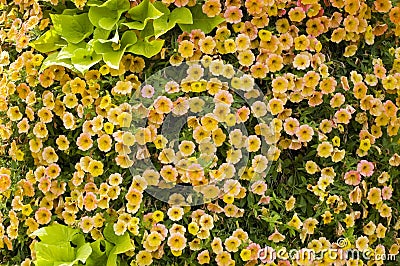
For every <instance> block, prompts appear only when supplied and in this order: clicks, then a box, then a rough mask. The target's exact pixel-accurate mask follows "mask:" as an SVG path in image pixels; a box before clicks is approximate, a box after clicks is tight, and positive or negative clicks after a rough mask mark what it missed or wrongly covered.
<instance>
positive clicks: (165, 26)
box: [153, 2, 193, 38]
mask: <svg viewBox="0 0 400 266" xmlns="http://www.w3.org/2000/svg"><path fill="white" fill-rule="evenodd" d="M154 6H155V7H156V8H157V9H158V10H159V11H161V12H162V13H164V15H162V16H161V17H159V18H157V19H155V20H154V22H153V25H154V34H155V37H156V38H158V37H159V36H161V35H163V34H164V33H166V32H167V31H169V30H170V29H172V28H173V27H175V25H176V23H180V24H192V23H193V19H192V13H190V10H189V9H188V8H186V7H180V8H175V9H174V10H172V12H170V11H169V9H168V8H167V7H166V6H165V5H164V4H163V3H162V2H155V3H154Z"/></svg>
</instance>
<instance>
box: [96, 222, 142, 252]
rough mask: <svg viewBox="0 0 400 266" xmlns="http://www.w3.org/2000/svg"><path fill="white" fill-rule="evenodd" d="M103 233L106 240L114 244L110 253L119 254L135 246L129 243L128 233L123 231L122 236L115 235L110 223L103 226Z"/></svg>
mask: <svg viewBox="0 0 400 266" xmlns="http://www.w3.org/2000/svg"><path fill="white" fill-rule="evenodd" d="M103 234H104V237H105V239H106V240H107V241H110V242H111V243H113V244H114V245H115V247H114V248H113V249H112V250H111V251H110V254H121V253H125V252H127V251H129V250H131V249H134V248H135V247H134V246H133V245H132V243H131V239H130V237H129V233H128V232H125V233H124V234H123V235H122V236H118V235H116V234H115V232H114V228H113V226H112V224H108V225H107V226H106V227H105V228H104V232H103Z"/></svg>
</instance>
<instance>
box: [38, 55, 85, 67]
mask: <svg viewBox="0 0 400 266" xmlns="http://www.w3.org/2000/svg"><path fill="white" fill-rule="evenodd" d="M58 54H59V53H58V52H56V53H52V54H51V55H48V56H47V57H46V59H45V60H44V61H43V63H42V66H41V67H40V70H39V72H42V71H43V70H45V69H46V68H48V67H50V66H54V65H58V66H63V67H66V68H69V69H71V70H72V71H74V72H79V71H78V70H77V69H76V68H75V67H74V65H73V64H72V63H71V59H70V58H68V59H58V58H57V57H58Z"/></svg>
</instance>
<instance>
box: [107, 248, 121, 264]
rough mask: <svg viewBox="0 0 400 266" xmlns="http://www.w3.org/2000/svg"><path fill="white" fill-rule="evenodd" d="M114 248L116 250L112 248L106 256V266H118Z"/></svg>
mask: <svg viewBox="0 0 400 266" xmlns="http://www.w3.org/2000/svg"><path fill="white" fill-rule="evenodd" d="M115 248H116V247H114V248H113V249H112V250H111V252H110V254H109V255H108V259H107V264H106V266H117V265H118V264H117V254H116V253H114V251H115Z"/></svg>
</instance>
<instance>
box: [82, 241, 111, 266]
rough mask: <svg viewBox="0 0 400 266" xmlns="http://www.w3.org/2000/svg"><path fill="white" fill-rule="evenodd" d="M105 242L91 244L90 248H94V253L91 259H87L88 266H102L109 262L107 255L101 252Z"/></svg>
mask: <svg viewBox="0 0 400 266" xmlns="http://www.w3.org/2000/svg"><path fill="white" fill-rule="evenodd" d="M103 242H106V241H105V240H102V239H98V240H96V241H95V242H93V243H91V244H90V246H91V248H92V253H91V254H90V257H89V258H88V259H87V261H86V264H87V265H96V264H100V265H101V263H102V262H104V261H106V260H107V255H106V252H105V251H101V245H102V243H103Z"/></svg>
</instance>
